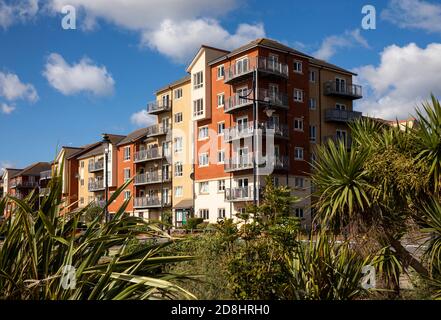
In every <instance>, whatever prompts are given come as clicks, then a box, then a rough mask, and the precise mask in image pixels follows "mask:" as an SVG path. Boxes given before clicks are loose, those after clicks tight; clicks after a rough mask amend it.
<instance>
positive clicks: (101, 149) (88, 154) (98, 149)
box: [78, 143, 104, 159]
mask: <svg viewBox="0 0 441 320" xmlns="http://www.w3.org/2000/svg"><path fill="white" fill-rule="evenodd" d="M102 154H104V146H103V144H102V143H100V144H99V145H97V146H96V147H95V148H92V149H90V150H89V151H87V152H86V153H84V154H82V155H81V156H79V157H78V159H85V158H90V157H93V156H99V155H102Z"/></svg>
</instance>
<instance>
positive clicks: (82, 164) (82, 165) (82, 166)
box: [80, 161, 84, 200]
mask: <svg viewBox="0 0 441 320" xmlns="http://www.w3.org/2000/svg"><path fill="white" fill-rule="evenodd" d="M80 166H81V168H84V161H81V163H80ZM83 200H84V199H83Z"/></svg>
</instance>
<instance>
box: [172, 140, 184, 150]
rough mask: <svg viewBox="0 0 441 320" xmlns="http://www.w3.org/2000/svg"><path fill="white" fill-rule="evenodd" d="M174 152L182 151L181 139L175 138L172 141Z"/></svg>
mask: <svg viewBox="0 0 441 320" xmlns="http://www.w3.org/2000/svg"><path fill="white" fill-rule="evenodd" d="M174 146H175V152H181V151H182V137H177V138H175V139H174Z"/></svg>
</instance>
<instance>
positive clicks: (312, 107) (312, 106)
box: [309, 98, 317, 110]
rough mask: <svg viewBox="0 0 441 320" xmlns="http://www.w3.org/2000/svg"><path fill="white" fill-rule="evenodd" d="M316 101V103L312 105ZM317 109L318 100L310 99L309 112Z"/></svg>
mask: <svg viewBox="0 0 441 320" xmlns="http://www.w3.org/2000/svg"><path fill="white" fill-rule="evenodd" d="M313 101H314V103H312V102H313ZM315 109H317V99H316V98H309V110H315Z"/></svg>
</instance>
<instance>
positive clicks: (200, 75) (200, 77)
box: [193, 71, 204, 90]
mask: <svg viewBox="0 0 441 320" xmlns="http://www.w3.org/2000/svg"><path fill="white" fill-rule="evenodd" d="M203 86H204V72H203V71H198V72H196V73H194V74H193V89H195V90H196V89H199V88H202V87H203Z"/></svg>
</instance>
